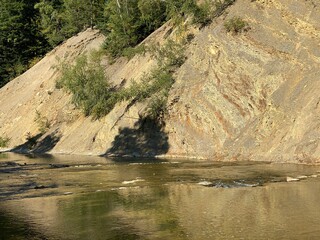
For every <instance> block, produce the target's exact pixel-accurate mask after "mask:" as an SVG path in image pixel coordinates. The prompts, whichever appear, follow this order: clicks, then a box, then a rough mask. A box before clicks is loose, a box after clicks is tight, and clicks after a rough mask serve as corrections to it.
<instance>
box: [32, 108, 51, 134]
mask: <svg viewBox="0 0 320 240" xmlns="http://www.w3.org/2000/svg"><path fill="white" fill-rule="evenodd" d="M34 121H35V122H36V123H37V125H38V130H39V132H40V133H41V134H44V133H45V132H46V131H47V130H48V129H49V128H50V122H49V120H48V118H46V117H44V116H42V115H41V113H40V112H39V111H36V116H35V118H34Z"/></svg>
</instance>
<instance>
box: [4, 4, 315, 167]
mask: <svg viewBox="0 0 320 240" xmlns="http://www.w3.org/2000/svg"><path fill="white" fill-rule="evenodd" d="M233 16H238V17H240V18H242V19H243V20H245V21H246V22H247V23H248V27H247V29H246V31H244V32H242V33H239V34H233V33H228V32H227V31H226V30H225V27H224V23H225V22H226V21H227V20H228V19H230V18H232V17H233ZM319 29H320V5H319V3H318V2H317V1H298V0H294V1H290V0H272V1H263V0H256V1H250V0H238V1H236V3H235V4H234V5H232V6H230V7H229V8H228V10H227V11H226V12H225V13H224V14H223V15H222V16H220V17H219V18H217V19H215V20H214V21H213V22H212V23H211V24H210V25H209V26H207V27H204V28H202V29H200V30H193V31H192V33H193V34H194V38H193V40H192V41H191V43H190V44H189V45H188V46H187V50H186V55H187V57H188V58H187V60H186V62H185V63H184V64H183V65H182V66H181V67H180V68H179V69H178V71H177V72H176V73H175V79H176V82H175V84H174V85H173V88H172V90H171V92H170V94H169V100H168V114H167V116H166V118H165V122H166V124H165V127H164V128H159V127H158V126H156V125H154V126H153V125H152V124H147V126H148V127H147V128H146V127H144V126H143V125H141V122H139V121H140V120H141V119H139V116H140V114H141V111H142V110H143V108H144V107H145V106H144V104H134V105H132V106H131V107H130V108H129V109H127V106H128V103H126V102H123V103H121V104H118V105H117V106H116V107H115V108H114V109H113V111H111V112H110V113H109V114H108V115H107V116H106V117H104V118H102V119H100V120H98V121H93V120H92V119H91V118H90V117H89V118H87V117H84V116H83V114H82V113H81V112H80V111H79V110H77V109H75V107H74V106H73V105H72V104H71V101H70V100H71V97H70V94H68V93H66V92H64V91H63V90H62V89H56V88H55V82H56V80H57V78H58V77H59V73H58V71H57V69H56V68H55V66H56V65H57V57H58V58H60V59H63V60H66V61H67V62H72V61H73V60H74V59H75V57H76V56H78V55H80V54H81V53H83V52H88V51H90V50H92V49H97V48H99V46H100V45H101V44H102V42H103V41H104V36H102V35H101V34H100V33H98V32H97V31H95V30H87V31H85V32H83V33H80V34H79V35H78V36H75V37H73V38H71V39H69V40H68V41H66V42H65V43H64V44H62V45H61V46H59V47H57V48H56V49H55V50H53V51H52V52H51V53H49V54H48V55H47V56H46V57H45V58H44V59H43V60H42V61H40V62H39V63H38V64H36V65H35V66H34V67H33V68H31V69H30V70H29V71H27V72H26V73H24V74H23V75H21V76H20V77H18V78H17V79H15V80H13V81H12V82H10V83H9V84H7V85H6V86H4V87H3V88H2V89H1V90H0V134H1V135H2V136H8V137H10V138H11V142H10V146H9V147H16V146H19V145H20V146H22V147H23V146H24V145H23V144H24V143H25V142H26V135H27V134H28V133H30V134H32V135H33V136H36V135H37V133H38V127H37V125H36V123H35V121H34V118H35V116H36V111H38V112H40V113H41V114H42V115H43V116H45V117H46V118H47V119H48V120H49V121H50V123H51V128H50V130H49V131H48V132H47V133H46V134H45V135H43V136H41V137H40V138H39V139H38V141H39V142H40V143H41V144H39V145H38V151H40V152H41V151H42V152H52V153H77V154H95V155H97V154H106V153H107V154H109V155H121V156H123V155H128V156H149V157H154V156H159V155H161V156H174V157H196V158H210V159H216V160H222V159H223V160H268V161H278V162H303V163H319V161H320V160H319V159H320V144H319V142H320V118H319V116H320V97H319V92H320V79H319V76H320V68H319V63H320V45H319V37H320V30H319ZM171 32H172V29H170V27H169V26H168V24H167V25H164V26H163V27H161V28H160V29H158V30H157V31H156V32H155V33H153V34H152V35H151V36H150V37H149V38H148V39H146V40H145V42H146V43H155V42H160V43H161V42H163V41H164V39H165V38H166V37H167V36H168V35H170V34H171ZM104 64H105V69H106V74H107V75H108V76H109V78H110V81H111V82H113V83H114V84H120V83H121V82H122V81H123V80H125V81H124V82H125V84H127V86H128V85H129V84H130V82H131V80H132V79H133V80H135V81H139V79H140V78H141V76H142V75H143V74H144V73H146V72H148V71H150V70H151V69H152V68H153V67H154V65H155V60H154V59H152V58H151V56H150V54H146V55H144V56H143V55H139V56H135V57H134V58H132V59H131V60H130V61H127V60H126V59H119V60H117V61H116V62H115V63H114V64H112V65H110V64H109V63H108V61H107V60H106V61H105V62H104ZM18 150H22V148H18Z"/></svg>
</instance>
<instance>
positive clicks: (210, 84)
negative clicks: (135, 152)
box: [167, 0, 320, 163]
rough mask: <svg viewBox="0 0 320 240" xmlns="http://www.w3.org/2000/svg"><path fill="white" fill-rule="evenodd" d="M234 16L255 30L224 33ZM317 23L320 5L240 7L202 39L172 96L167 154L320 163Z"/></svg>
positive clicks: (282, 0)
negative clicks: (228, 22)
mask: <svg viewBox="0 0 320 240" xmlns="http://www.w3.org/2000/svg"><path fill="white" fill-rule="evenodd" d="M232 16H240V17H242V18H243V19H245V20H246V21H247V22H248V24H249V26H250V29H249V30H248V31H247V32H245V33H242V34H237V35H235V34H229V33H226V31H225V29H224V27H223V23H224V22H225V18H226V19H228V18H231V17H232ZM319 20H320V6H319V4H315V1H313V2H312V1H304V2H301V1H286V0H274V1H237V3H236V4H235V5H234V6H232V7H230V9H229V14H228V15H226V16H225V17H223V18H220V19H219V20H218V21H217V22H215V23H213V24H212V25H211V26H209V27H208V28H205V29H204V30H202V31H201V32H199V34H198V35H197V36H196V38H195V40H194V41H193V43H192V46H191V47H190V48H189V54H188V56H189V58H188V60H187V61H186V63H185V64H184V65H183V66H182V67H181V68H180V70H179V72H178V75H177V83H176V84H175V86H174V89H173V91H172V93H171V99H172V100H171V101H172V103H173V104H172V107H171V109H170V114H169V118H168V124H167V130H168V131H169V132H170V135H169V136H170V137H169V139H170V146H171V148H170V150H169V152H170V153H171V154H172V155H187V156H202V157H209V158H210V157H215V156H218V157H227V158H228V159H231V160H238V159H254V160H271V161H294V162H300V161H302V162H313V163H315V162H318V161H319V157H320V144H319V141H320V118H319V114H320V97H319V91H320V77H319V76H320V68H319V63H320V45H319V36H320V31H319V29H320V21H319ZM177 99H178V100H177ZM174 100H175V101H174Z"/></svg>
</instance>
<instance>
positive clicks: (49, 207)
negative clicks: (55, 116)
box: [0, 153, 320, 240]
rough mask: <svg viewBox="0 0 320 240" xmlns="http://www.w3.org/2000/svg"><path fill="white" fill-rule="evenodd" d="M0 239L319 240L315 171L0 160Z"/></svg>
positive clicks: (319, 179) (319, 191)
mask: <svg viewBox="0 0 320 240" xmlns="http://www.w3.org/2000/svg"><path fill="white" fill-rule="evenodd" d="M304 176H306V177H304ZM287 177H294V178H296V177H300V178H305V179H301V180H300V181H297V182H287V181H286V179H287ZM0 239H1V240H2V239H3V240H7V239H8V240H11V239H12V240H20V239H27V240H29V239H31V240H33V239H41V240H43V239H50V240H51V239H57V240H60V239H62V240H63V239H70V240H73V239H93V240H94V239H119V240H120V239H121V240H122V239H123V240H130V239H170V240H171V239H172V240H175V239H194V240H202V239H204V240H206V239H226V240H229V239H288V240H289V239H290V240H292V239H320V166H305V165H294V164H270V163H252V162H251V163H250V162H242V163H221V162H214V161H213V160H212V161H196V160H179V159H176V160H167V161H166V160H148V159H106V158H100V157H84V156H51V155H47V156H43V157H35V156H25V155H17V154H11V153H3V154H0Z"/></svg>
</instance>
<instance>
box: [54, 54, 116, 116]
mask: <svg viewBox="0 0 320 240" xmlns="http://www.w3.org/2000/svg"><path fill="white" fill-rule="evenodd" d="M100 62H101V56H100V54H97V53H95V54H91V55H90V56H89V57H87V56H86V55H82V56H80V57H79V58H77V60H76V64H75V65H74V66H70V65H68V64H65V63H63V64H61V70H62V77H61V78H60V80H59V81H58V82H57V87H65V88H66V89H67V90H68V91H70V92H71V93H72V102H73V103H74V104H75V105H76V106H77V107H79V108H80V109H82V110H83V112H84V114H85V115H86V116H89V115H92V116H93V117H94V118H99V117H102V116H104V115H106V114H107V113H108V112H109V111H110V110H111V109H112V108H113V106H114V104H115V103H116V100H115V99H114V96H113V94H112V90H113V87H112V86H111V85H110V84H109V82H108V79H107V78H106V76H105V74H104V69H103V67H102V65H101V64H100Z"/></svg>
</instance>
